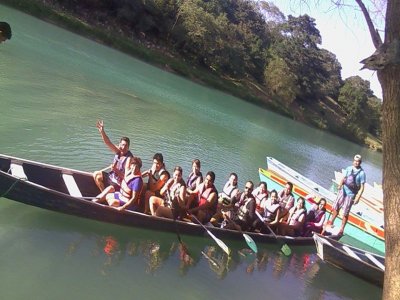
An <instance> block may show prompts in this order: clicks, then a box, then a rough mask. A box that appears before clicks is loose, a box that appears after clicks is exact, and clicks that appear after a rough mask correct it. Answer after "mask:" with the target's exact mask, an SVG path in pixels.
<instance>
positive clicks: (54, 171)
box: [0, 154, 313, 245]
mask: <svg viewBox="0 0 400 300" xmlns="http://www.w3.org/2000/svg"><path fill="white" fill-rule="evenodd" d="M98 193H99V190H98V188H97V187H96V185H95V183H94V181H93V177H92V174H91V173H88V172H82V171H77V170H72V169H67V168H60V167H56V166H52V165H48V164H44V163H39V162H33V161H28V160H24V159H20V158H16V157H11V156H6V155H1V154H0V197H5V198H8V199H11V200H14V201H17V202H21V203H25V204H29V205H32V206H37V207H40V208H45V209H49V210H53V211H57V212H62V213H66V214H70V215H75V216H79V217H84V218H89V219H93V220H98V221H102V222H108V223H114V224H119V225H125V226H132V227H142V228H148V229H157V230H163V231H171V232H175V230H176V224H177V225H178V228H179V231H180V232H181V233H186V234H193V235H204V229H203V228H202V227H201V226H200V225H197V224H193V223H186V222H181V221H176V224H175V222H174V221H173V220H170V219H165V218H160V217H153V216H149V215H146V214H143V213H139V212H133V211H117V210H116V209H114V208H111V207H109V206H105V205H101V204H97V203H94V202H92V201H90V200H85V199H87V198H94V197H95V196H96V195H97V194H98ZM208 229H209V230H210V231H212V232H213V233H214V234H215V235H216V236H217V237H220V238H222V237H224V238H232V239H243V235H242V233H240V232H238V231H234V230H226V229H221V228H217V227H208ZM248 234H249V235H250V236H251V237H252V238H253V239H254V240H255V241H256V242H265V243H276V239H275V238H274V236H272V235H271V234H260V233H251V232H249V233H248ZM278 239H279V240H280V242H282V243H287V244H295V245H312V244H313V239H312V238H305V237H298V238H293V237H286V236H278Z"/></svg>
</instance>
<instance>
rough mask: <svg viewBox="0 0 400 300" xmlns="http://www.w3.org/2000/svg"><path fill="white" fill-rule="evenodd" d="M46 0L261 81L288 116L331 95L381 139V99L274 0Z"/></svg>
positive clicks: (351, 131)
mask: <svg viewBox="0 0 400 300" xmlns="http://www.w3.org/2000/svg"><path fill="white" fill-rule="evenodd" d="M38 1H39V0H38ZM46 2H47V3H52V5H56V6H57V7H59V8H60V9H61V10H63V11H69V12H72V13H73V14H74V15H77V16H81V17H82V19H83V20H89V21H90V22H91V23H92V24H96V25H100V26H103V27H104V28H106V29H108V30H110V31H111V32H113V33H115V34H116V35H120V34H121V35H124V36H127V35H128V36H129V35H131V37H132V40H134V41H147V42H150V43H152V44H157V45H159V46H161V47H163V48H164V49H168V52H170V53H172V54H171V55H173V56H179V57H181V58H182V59H184V60H185V61H186V62H188V63H189V64H191V65H193V66H198V67H201V68H204V69H208V70H209V71H210V72H212V73H213V74H214V75H216V76H218V77H221V78H229V79H231V80H232V81H234V82H254V83H255V84H256V85H258V86H261V87H262V90H263V94H264V95H265V94H266V95H267V96H266V97H267V98H268V99H266V100H265V102H268V101H271V100H270V99H275V100H276V99H278V101H279V102H280V103H281V106H282V107H284V108H285V109H284V110H285V111H286V112H288V114H291V113H290V111H291V110H296V109H299V108H300V109H303V108H304V106H307V107H313V106H315V107H317V106H318V103H320V102H321V101H324V99H327V98H329V99H330V100H333V101H335V102H336V104H337V105H338V107H339V108H340V110H341V112H342V115H343V114H344V115H345V116H346V118H345V120H342V119H343V118H337V119H338V120H337V122H341V124H338V125H337V127H345V128H347V131H348V132H347V134H345V135H347V137H348V138H350V139H352V138H353V137H354V136H355V137H356V140H357V142H362V141H363V139H364V138H365V137H366V135H367V134H369V135H373V136H377V137H380V134H381V129H380V122H379V120H380V111H381V102H380V101H379V99H377V98H376V97H374V95H373V93H372V91H371V90H370V89H369V82H368V81H364V80H362V79H361V78H359V77H351V78H348V79H346V80H345V81H344V82H343V80H342V78H341V74H340V72H341V65H340V63H339V62H338V60H337V59H336V56H335V55H334V54H333V53H331V52H329V51H327V50H325V49H321V48H320V45H321V41H322V37H321V35H320V32H319V30H318V29H317V28H316V24H315V20H314V19H313V18H312V17H310V16H308V15H302V16H298V17H295V16H290V15H289V16H288V17H286V16H284V15H283V14H282V12H281V11H280V10H279V9H278V8H277V7H276V6H274V5H273V4H271V3H269V2H267V1H254V0H107V1H105V0H46ZM132 35H133V36H132ZM107 38H109V36H107ZM316 110H319V108H317V109H316ZM292 115H295V113H293V114H292ZM320 117H321V116H320ZM320 117H316V119H318V118H320ZM324 117H325V113H323V114H322V117H321V118H324ZM331 119H333V120H334V119H335V117H332V118H331ZM339 119H340V120H339ZM314 124H315V125H317V126H320V125H319V124H326V122H324V121H316V122H314ZM321 127H322V126H321ZM325 127H326V126H325ZM336 131H337V130H336Z"/></svg>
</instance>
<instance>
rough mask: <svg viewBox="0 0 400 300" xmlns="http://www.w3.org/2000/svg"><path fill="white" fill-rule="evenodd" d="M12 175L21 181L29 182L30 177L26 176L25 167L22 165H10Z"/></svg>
mask: <svg viewBox="0 0 400 300" xmlns="http://www.w3.org/2000/svg"><path fill="white" fill-rule="evenodd" d="M10 170H11V175H12V176H14V177H17V178H19V179H24V180H27V179H28V177H27V176H26V174H25V171H24V167H23V166H22V165H20V164H16V163H11V165H10Z"/></svg>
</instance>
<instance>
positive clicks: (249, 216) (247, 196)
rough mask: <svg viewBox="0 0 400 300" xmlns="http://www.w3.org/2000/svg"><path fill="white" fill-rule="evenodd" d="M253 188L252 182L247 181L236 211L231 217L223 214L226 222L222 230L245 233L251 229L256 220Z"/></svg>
mask: <svg viewBox="0 0 400 300" xmlns="http://www.w3.org/2000/svg"><path fill="white" fill-rule="evenodd" d="M253 188H254V184H253V182H252V181H247V182H246V184H245V188H244V192H243V193H242V194H241V196H240V199H239V201H238V202H237V206H238V209H237V211H236V213H235V214H234V215H233V217H230V215H229V214H226V213H223V216H224V219H225V221H226V225H225V226H224V228H227V229H234V230H239V231H247V230H249V228H251V227H252V224H253V222H254V220H255V218H256V214H255V211H256V199H255V198H254V196H253V194H252V192H253Z"/></svg>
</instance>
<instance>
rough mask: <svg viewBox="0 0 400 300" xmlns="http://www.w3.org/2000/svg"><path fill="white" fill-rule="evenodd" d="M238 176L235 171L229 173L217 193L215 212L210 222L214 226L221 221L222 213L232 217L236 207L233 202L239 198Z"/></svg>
mask: <svg viewBox="0 0 400 300" xmlns="http://www.w3.org/2000/svg"><path fill="white" fill-rule="evenodd" d="M237 184H238V176H237V174H236V173H231V174H229V178H228V180H227V182H226V183H225V185H224V187H223V189H222V192H221V193H219V195H218V204H217V212H216V213H215V214H214V215H213V216H212V218H211V220H210V222H211V223H212V224H213V225H214V226H216V225H217V224H218V223H219V222H221V221H222V220H223V219H224V218H223V214H227V215H228V216H229V217H233V215H234V211H235V210H236V209H237V207H235V203H237V201H238V200H239V196H240V191H239V188H238V185H237Z"/></svg>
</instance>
